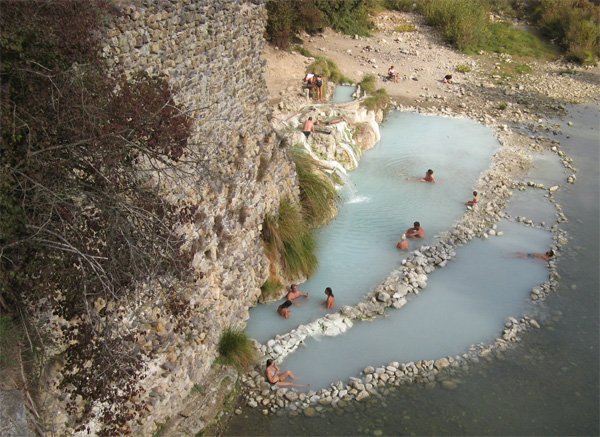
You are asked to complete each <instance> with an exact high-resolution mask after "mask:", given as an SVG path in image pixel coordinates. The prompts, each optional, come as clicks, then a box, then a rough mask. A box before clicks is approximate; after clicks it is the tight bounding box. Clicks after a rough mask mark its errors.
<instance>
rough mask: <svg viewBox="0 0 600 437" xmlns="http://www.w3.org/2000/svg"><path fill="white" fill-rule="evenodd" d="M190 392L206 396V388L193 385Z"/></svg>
mask: <svg viewBox="0 0 600 437" xmlns="http://www.w3.org/2000/svg"><path fill="white" fill-rule="evenodd" d="M192 392H194V393H199V394H201V395H202V396H206V388H204V386H202V385H200V384H194V387H192Z"/></svg>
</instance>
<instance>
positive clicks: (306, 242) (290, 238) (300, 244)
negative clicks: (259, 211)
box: [262, 198, 319, 276]
mask: <svg viewBox="0 0 600 437" xmlns="http://www.w3.org/2000/svg"><path fill="white" fill-rule="evenodd" d="M262 239H263V241H264V243H265V246H266V249H267V254H268V255H269V258H270V259H279V260H280V261H281V265H282V267H283V270H284V271H285V272H286V274H288V275H290V276H298V275H307V276H311V275H313V274H314V272H315V270H316V268H317V266H318V263H319V262H318V259H317V256H316V255H315V250H316V240H315V238H314V236H313V235H312V234H311V232H310V228H309V226H308V224H307V223H306V222H305V221H304V218H303V216H302V212H301V210H300V207H299V205H297V204H294V203H293V202H292V201H291V200H290V199H288V198H285V199H283V200H282V201H281V203H280V204H279V212H278V213H277V214H276V215H268V216H267V217H266V218H265V221H264V223H263V231H262Z"/></svg>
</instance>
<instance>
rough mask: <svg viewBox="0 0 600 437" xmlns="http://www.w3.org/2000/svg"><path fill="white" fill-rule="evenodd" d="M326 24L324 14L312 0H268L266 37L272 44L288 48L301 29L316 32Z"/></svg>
mask: <svg viewBox="0 0 600 437" xmlns="http://www.w3.org/2000/svg"><path fill="white" fill-rule="evenodd" d="M323 25H324V17H323V14H322V13H321V12H320V11H319V10H318V9H317V8H316V7H315V6H314V4H313V2H312V1H310V0H303V1H294V2H281V1H268V2H267V25H266V26H265V38H266V39H267V41H269V42H270V43H271V44H274V45H276V46H277V47H280V48H282V49H287V48H288V47H289V46H290V44H291V42H292V40H293V39H298V38H295V34H296V33H298V32H299V31H301V30H304V31H306V32H308V33H314V32H317V31H318V30H320V29H321V28H322V27H323Z"/></svg>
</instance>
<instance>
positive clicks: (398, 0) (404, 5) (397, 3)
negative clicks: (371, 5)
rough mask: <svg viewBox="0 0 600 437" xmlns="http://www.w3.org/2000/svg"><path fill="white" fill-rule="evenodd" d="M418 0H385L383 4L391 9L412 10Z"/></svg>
mask: <svg viewBox="0 0 600 437" xmlns="http://www.w3.org/2000/svg"><path fill="white" fill-rule="evenodd" d="M416 1H417V0H383V6H384V7H385V8H387V9H390V10H397V11H404V12H410V11H412V10H414V9H415V8H416Z"/></svg>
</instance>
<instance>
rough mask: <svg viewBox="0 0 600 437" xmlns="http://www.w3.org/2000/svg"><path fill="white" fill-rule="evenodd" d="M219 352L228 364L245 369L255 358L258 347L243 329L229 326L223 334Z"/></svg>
mask: <svg viewBox="0 0 600 437" xmlns="http://www.w3.org/2000/svg"><path fill="white" fill-rule="evenodd" d="M219 354H221V357H222V358H223V359H224V360H225V363H226V364H230V365H234V366H236V367H238V368H240V369H245V368H247V367H248V366H249V365H250V364H251V363H252V362H253V361H254V360H255V358H256V349H255V348H254V345H253V344H252V342H251V341H250V339H249V338H248V336H247V335H246V333H245V332H244V331H243V330H241V329H232V328H228V329H226V330H225V331H224V332H223V335H222V336H221V341H220V342H219Z"/></svg>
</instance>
